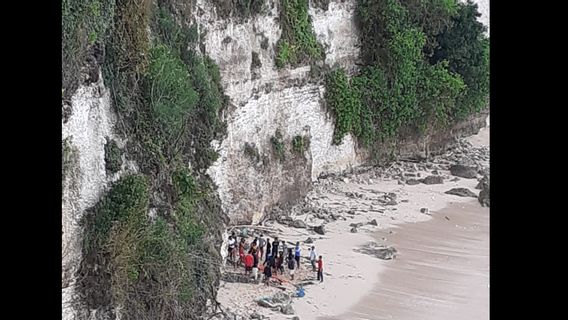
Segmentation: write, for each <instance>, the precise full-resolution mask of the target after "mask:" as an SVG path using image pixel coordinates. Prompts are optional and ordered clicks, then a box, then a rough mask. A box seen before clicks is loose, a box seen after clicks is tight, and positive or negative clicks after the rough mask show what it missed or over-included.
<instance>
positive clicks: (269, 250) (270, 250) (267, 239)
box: [264, 238, 272, 261]
mask: <svg viewBox="0 0 568 320" xmlns="http://www.w3.org/2000/svg"><path fill="white" fill-rule="evenodd" d="M271 252H272V245H271V244H270V238H266V258H265V259H264V260H265V261H266V260H268V258H269V257H270V256H271V254H270V253H271Z"/></svg>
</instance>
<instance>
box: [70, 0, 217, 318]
mask: <svg viewBox="0 0 568 320" xmlns="http://www.w3.org/2000/svg"><path fill="white" fill-rule="evenodd" d="M79 2H85V3H88V1H79ZM95 2H96V1H95ZM108 2H109V6H108V7H107V8H106V9H105V10H110V11H108V12H107V11H104V12H105V14H104V17H105V19H106V20H105V23H104V24H101V25H103V26H105V27H104V28H102V29H101V28H99V29H100V31H97V36H96V37H94V40H93V43H92V44H91V46H93V47H98V48H103V49H104V50H101V51H102V52H104V56H103V57H102V58H101V59H100V61H101V63H102V65H101V67H102V74H103V77H104V80H105V85H106V86H108V87H109V89H110V91H111V102H112V106H113V108H114V109H115V111H116V113H117V115H118V122H117V129H118V131H119V134H120V135H122V136H124V137H125V138H126V139H125V140H126V141H127V143H126V146H125V147H124V150H120V149H118V146H116V144H114V142H110V143H108V144H107V146H106V147H105V151H106V155H105V158H106V162H107V168H108V169H109V171H111V172H116V171H117V169H119V168H120V164H121V162H120V161H119V158H120V157H121V153H122V151H123V152H124V153H125V155H126V157H127V158H129V159H131V160H134V161H135V162H136V164H137V165H138V167H139V173H137V174H126V175H125V176H123V177H121V178H120V179H119V180H118V181H116V182H114V183H113V184H112V185H111V186H110V189H109V190H108V191H107V192H106V193H105V194H104V195H103V196H102V197H101V199H100V201H99V202H98V203H97V204H96V205H95V206H94V207H93V208H91V209H90V210H89V211H90V212H89V213H88V214H87V215H86V216H85V218H84V219H83V221H82V225H83V228H84V239H83V256H84V257H85V259H84V260H83V261H82V263H81V266H80V270H79V290H80V291H81V297H82V301H81V302H82V304H83V306H78V308H84V306H87V307H88V308H91V309H99V310H104V311H107V312H112V311H110V310H114V309H116V308H119V309H120V310H121V311H120V313H121V317H122V318H123V319H159V318H163V316H164V315H167V318H168V319H197V318H199V317H200V316H201V315H202V314H203V313H204V312H205V306H206V302H207V300H208V299H212V298H214V296H215V294H216V286H217V285H218V280H219V270H218V269H217V268H211V265H212V264H213V265H215V264H217V263H220V262H221V257H220V255H219V253H218V250H219V248H215V245H217V243H218V239H220V238H221V232H222V231H221V228H219V226H220V225H222V224H223V222H224V219H225V217H224V216H223V213H222V210H221V206H220V200H219V199H218V197H217V196H216V194H215V192H214V190H213V183H212V181H211V179H210V178H209V177H208V176H207V175H206V174H205V171H206V169H207V168H208V167H209V166H210V165H211V164H212V163H213V162H214V161H215V160H216V159H217V157H218V155H217V153H216V152H215V151H214V150H212V149H211V147H210V144H211V141H212V140H213V139H215V138H220V137H222V135H223V134H224V131H225V126H224V123H223V122H222V121H221V119H220V118H219V115H220V113H221V110H222V109H223V108H224V106H225V105H226V103H227V98H226V96H225V95H224V93H223V90H222V87H221V84H220V75H219V70H218V68H217V66H216V65H215V63H214V62H213V61H212V60H211V59H209V58H208V57H206V56H203V54H202V53H201V52H200V51H199V50H198V47H199V43H198V42H197V40H198V34H197V30H196V28H195V26H193V25H188V24H186V23H185V22H182V23H180V22H178V21H176V19H175V18H174V14H173V12H181V11H183V10H184V8H181V7H178V6H179V5H180V4H179V2H178V1H174V0H163V1H158V5H157V6H155V5H154V4H153V3H152V2H151V1H149V0H116V1H108ZM105 3H106V2H105ZM66 6H67V7H66ZM83 7H85V8H90V7H89V5H88V4H81V5H79V4H77V3H73V5H71V4H67V3H66V2H64V14H65V13H66V11H65V10H66V8H67V9H68V11H67V16H68V17H73V19H75V17H81V19H83V20H84V21H86V22H84V23H83V24H79V25H78V26H79V28H83V26H90V25H91V24H89V23H90V20H89V19H92V18H91V17H89V18H87V17H88V16H89V12H91V11H89V12H87V13H85V11H84V9H81V10H79V9H78V8H83ZM83 20H81V21H83ZM66 23H70V24H75V27H74V28H78V27H77V25H76V22H75V20H74V21H71V22H69V21H67V22H66V21H65V17H64V31H65V30H67V29H65V26H66ZM94 25H97V24H94ZM99 29H96V28H94V29H93V30H99ZM68 30H71V31H73V30H74V29H72V28H71V27H68ZM148 30H150V31H151V32H150V35H149V34H148ZM71 35H72V34H71V33H70V34H69V35H66V37H67V36H69V37H68V38H70V36H71ZM101 35H104V36H101ZM70 43H71V44H72V42H70ZM89 46H90V45H89V44H87V45H86V47H87V48H88V47H89ZM63 52H64V56H65V54H66V52H67V49H66V48H65V45H64V48H63ZM85 59H87V60H88V58H85ZM79 60H80V59H78V61H79ZM71 62H72V61H71ZM79 62H80V61H79ZM65 63H66V61H65V60H64V65H65ZM80 63H83V62H80ZM96 66H98V64H96ZM64 86H65V83H64ZM188 164H191V169H189V167H188ZM206 265H207V267H206Z"/></svg>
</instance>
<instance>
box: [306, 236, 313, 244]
mask: <svg viewBox="0 0 568 320" xmlns="http://www.w3.org/2000/svg"><path fill="white" fill-rule="evenodd" d="M304 242H305V243H314V239H312V238H310V237H308V238H307V239H306V241H304Z"/></svg>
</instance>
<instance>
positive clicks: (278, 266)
mask: <svg viewBox="0 0 568 320" xmlns="http://www.w3.org/2000/svg"><path fill="white" fill-rule="evenodd" d="M273 254H275V253H273ZM274 264H275V269H276V272H275V273H276V274H277V275H278V270H280V274H284V266H283V265H284V256H283V255H282V253H281V252H280V253H278V256H277V257H276V260H275V261H274Z"/></svg>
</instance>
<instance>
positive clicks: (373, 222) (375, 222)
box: [367, 219, 379, 226]
mask: <svg viewBox="0 0 568 320" xmlns="http://www.w3.org/2000/svg"><path fill="white" fill-rule="evenodd" d="M367 224H370V225H372V226H378V225H379V223H378V222H377V219H373V220H371V221H369V222H368V223H367Z"/></svg>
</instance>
